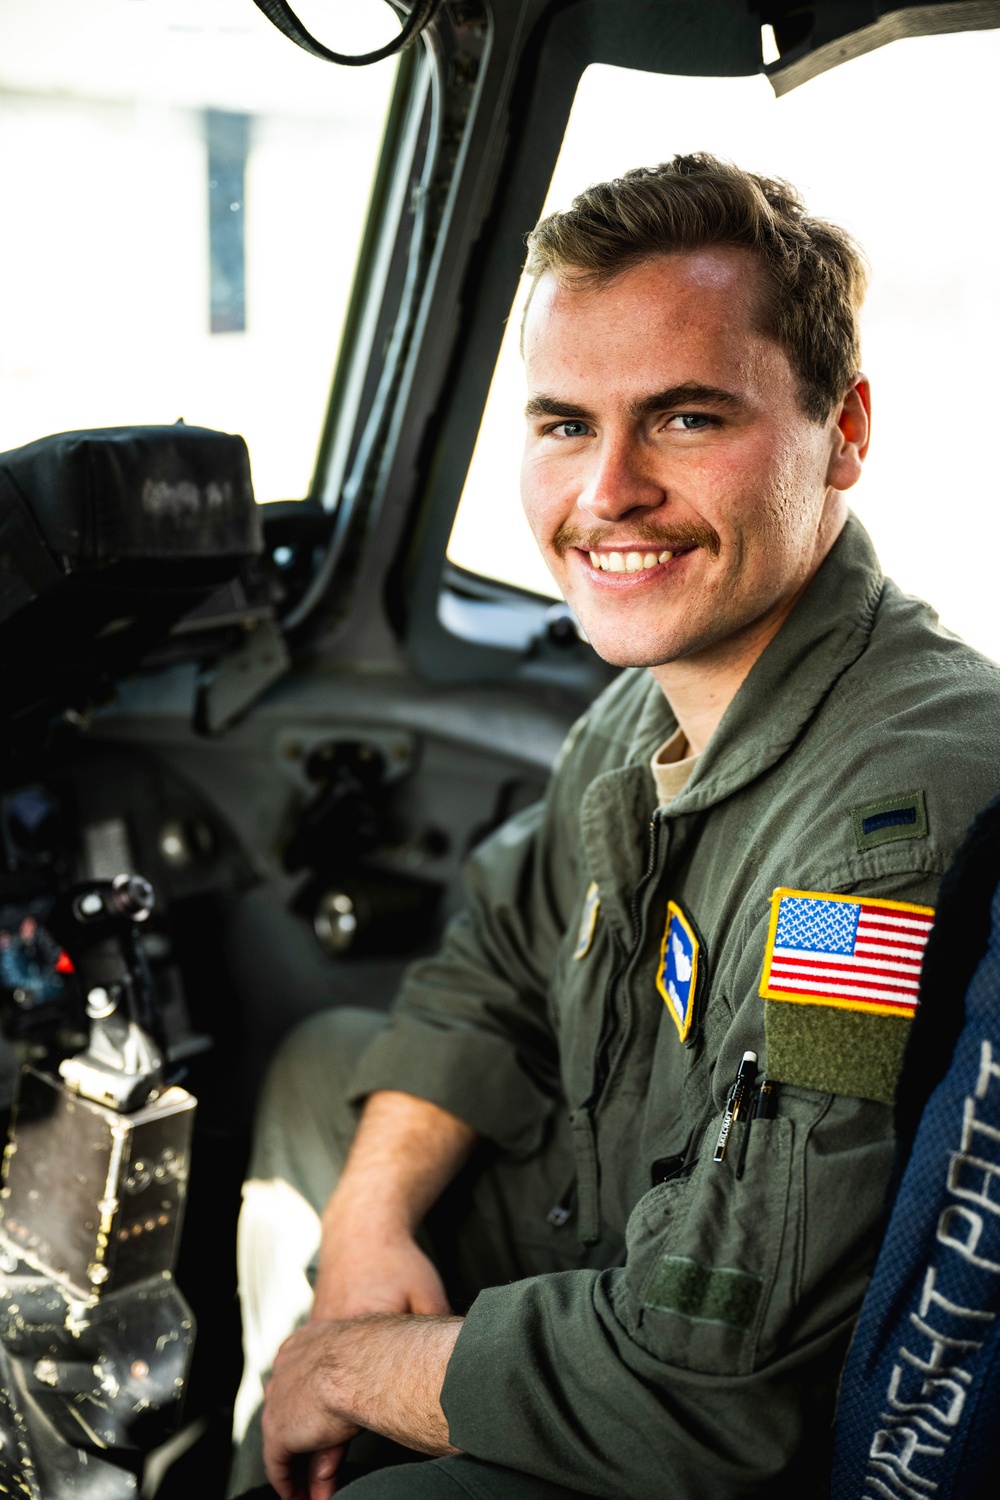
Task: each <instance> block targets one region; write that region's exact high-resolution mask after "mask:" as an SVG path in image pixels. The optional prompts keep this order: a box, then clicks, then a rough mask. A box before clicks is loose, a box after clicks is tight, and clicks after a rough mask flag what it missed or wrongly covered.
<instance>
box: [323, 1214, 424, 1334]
mask: <svg viewBox="0 0 1000 1500" xmlns="http://www.w3.org/2000/svg"><path fill="white" fill-rule="evenodd" d="M334 1212H335V1213H336V1208H335V1209H334ZM365 1230H367V1232H365ZM450 1311H451V1309H450V1308H449V1306H448V1298H447V1295H446V1293H445V1289H444V1287H443V1285H442V1284H441V1278H440V1276H439V1275H438V1273H437V1271H436V1269H435V1268H434V1266H433V1264H432V1263H431V1261H429V1260H428V1258H427V1256H426V1255H425V1254H424V1252H423V1251H422V1250H421V1248H420V1246H419V1245H418V1244H417V1243H416V1241H415V1240H414V1239H413V1237H412V1236H411V1235H409V1234H407V1233H398V1232H397V1233H393V1232H392V1231H390V1230H386V1229H378V1230H375V1229H373V1228H371V1227H370V1226H361V1227H358V1226H355V1225H353V1224H352V1223H350V1222H349V1221H342V1222H340V1223H339V1224H338V1223H337V1221H336V1219H334V1221H333V1223H332V1224H331V1226H330V1230H329V1232H326V1231H325V1232H324V1236H323V1252H322V1254H321V1256H320V1263H319V1270H318V1272H317V1276H316V1295H315V1298H314V1299H313V1307H312V1313H311V1314H310V1316H311V1318H312V1319H313V1320H314V1321H319V1322H326V1321H329V1320H330V1319H335V1318H358V1317H363V1316H364V1315H365V1314H366V1313H424V1314H427V1315H433V1314H442V1313H447V1312H450Z"/></svg>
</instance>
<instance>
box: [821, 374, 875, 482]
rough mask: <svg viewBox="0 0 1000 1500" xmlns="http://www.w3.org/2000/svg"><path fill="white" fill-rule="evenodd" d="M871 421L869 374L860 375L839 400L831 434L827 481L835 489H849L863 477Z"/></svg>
mask: <svg viewBox="0 0 1000 1500" xmlns="http://www.w3.org/2000/svg"><path fill="white" fill-rule="evenodd" d="M871 425H872V393H871V387H870V385H869V384H868V377H867V375H859V376H858V377H857V379H856V380H855V382H854V384H853V385H852V386H851V388H850V390H849V391H848V392H847V395H846V396H845V397H844V399H843V401H842V402H841V403H840V410H839V412H838V413H837V416H836V422H835V425H834V430H833V433H832V434H831V444H832V446H831V451H830V466H829V468H828V469H827V475H826V482H827V484H828V485H829V486H830V487H831V488H832V489H835V490H849V489H850V488H851V487H852V485H855V484H857V482H858V480H859V479H860V478H861V468H862V465H863V464H864V461H865V455H866V454H867V452H868V440H869V438H870V436H871Z"/></svg>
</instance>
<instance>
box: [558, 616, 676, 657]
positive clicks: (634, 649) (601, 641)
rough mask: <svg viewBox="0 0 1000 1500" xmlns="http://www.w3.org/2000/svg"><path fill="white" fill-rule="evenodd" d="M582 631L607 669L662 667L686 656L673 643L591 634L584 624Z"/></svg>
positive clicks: (604, 633)
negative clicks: (605, 663)
mask: <svg viewBox="0 0 1000 1500" xmlns="http://www.w3.org/2000/svg"><path fill="white" fill-rule="evenodd" d="M583 630H584V634H585V635H586V637H587V639H588V641H589V642H590V644H591V646H593V648H594V650H595V651H596V652H597V654H598V656H599V657H600V658H601V660H602V661H606V662H607V663H608V666H609V667H663V666H666V665H667V663H668V662H672V661H676V660H677V658H678V657H679V656H685V655H686V654H687V652H686V651H685V649H684V646H683V645H682V644H680V643H677V642H674V641H662V640H660V641H637V640H635V639H634V638H633V639H631V640H625V639H623V638H622V637H621V636H620V635H619V634H617V633H615V634H613V635H612V634H609V633H607V632H604V631H601V630H597V631H595V632H594V633H593V634H591V632H590V631H589V630H588V629H587V625H586V622H583Z"/></svg>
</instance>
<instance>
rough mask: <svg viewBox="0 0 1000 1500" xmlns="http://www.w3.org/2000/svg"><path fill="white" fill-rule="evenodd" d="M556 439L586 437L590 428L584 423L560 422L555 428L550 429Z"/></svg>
mask: <svg viewBox="0 0 1000 1500" xmlns="http://www.w3.org/2000/svg"><path fill="white" fill-rule="evenodd" d="M550 431H551V432H553V433H555V434H556V436H557V437H567V438H577V437H586V436H587V433H588V432H589V431H590V428H589V427H588V426H587V424H586V422H560V423H559V424H558V425H557V426H556V427H552V428H550Z"/></svg>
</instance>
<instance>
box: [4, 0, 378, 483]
mask: <svg viewBox="0 0 1000 1500" xmlns="http://www.w3.org/2000/svg"><path fill="white" fill-rule="evenodd" d="M296 8H297V9H299V8H301V10H302V19H303V21H304V23H305V24H306V25H307V26H313V27H314V28H315V32H316V34H317V35H320V36H322V37H323V38H324V39H325V40H327V41H328V43H329V45H330V46H331V47H334V48H336V49H338V50H343V51H345V52H358V51H367V50H370V49H372V48H375V47H378V46H381V45H382V44H383V43H385V42H386V41H388V40H389V39H390V38H391V36H392V35H393V34H394V33H395V32H398V30H399V26H398V22H397V21H396V20H395V19H394V18H393V12H392V10H391V8H390V7H389V6H387V5H385V4H383V3H382V0H364V3H361V0H357V3H355V0H351V3H347V0H342V3H340V4H339V5H338V6H337V7H336V8H335V10H334V11H333V12H332V13H329V6H328V5H325V4H324V5H317V4H316V0H312V3H311V4H310V5H306V4H302V5H301V6H297V7H296ZM394 74H395V63H394V62H393V61H387V62H383V63H377V64H376V65H375V66H373V67H369V68H340V67H336V66H333V65H332V64H330V63H326V62H321V61H319V60H318V59H316V58H313V57H309V56H308V55H307V54H306V53H305V52H303V51H301V50H300V49H299V48H298V47H295V46H293V44H292V43H291V42H290V41H288V40H287V39H286V38H285V37H283V36H282V35H281V34H280V32H278V31H277V30H275V28H274V27H273V26H272V25H271V24H270V23H269V22H268V21H267V20H266V19H265V17H264V16H263V15H262V14H261V12H260V11H259V10H258V9H257V7H256V6H255V5H254V4H253V3H252V0H86V3H85V4H84V3H81V0H2V3H0V201H2V202H3V205H4V232H3V235H2V236H0V449H7V448H14V447H17V446H19V445H20V444H21V443H26V442H30V441H31V440H32V439H34V438H38V437H42V436H44V435H45V434H47V433H50V432H60V431H65V430H67V429H72V428H78V427H92V426H93V427H103V426H118V425H130V424H132V423H145V422H174V421H176V420H177V418H178V417H183V418H184V419H185V421H187V422H189V423H197V424H200V425H202V426H206V427H217V428H222V429H223V430H225V431H229V432H239V433H242V435H243V436H244V437H245V438H246V440H247V444H248V446H249V449H250V458H251V462H252V466H253V477H254V486H255V489H256V492H257V495H258V498H259V499H261V500H284V499H289V500H292V499H299V498H301V497H302V496H303V495H304V494H305V493H306V492H307V489H308V486H309V481H310V478H311V475H312V470H313V466H314V463H315V458H316V450H317V444H318V440H319V435H320V430H321V427H322V424H323V418H324V414H325V411H326V405H327V401H328V399H329V393H330V380H331V374H332V371H333V367H334V363H335V360H336V355H337V346H338V342H339V338H340V331H341V325H342V322H343V317H344V313H345V310H346V306H347V299H348V296H349V294H350V289H351V283H352V280H353V276H354V267H355V262H356V260H357V255H358V247H359V243H360V238H361V233H362V229H363V226H364V219H365V212H366V210H367V207H368V199H369V196H370V192H371V184H372V178H373V174H374V170H375V162H376V158H377V155H378V149H379V143H380V140H381V136H382V130H383V124H384V120H385V115H386V110H387V107H388V99H389V93H390V90H391V87H392V82H393V78H394Z"/></svg>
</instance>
